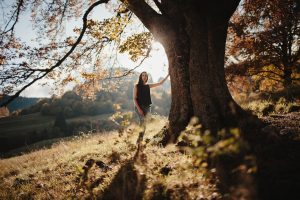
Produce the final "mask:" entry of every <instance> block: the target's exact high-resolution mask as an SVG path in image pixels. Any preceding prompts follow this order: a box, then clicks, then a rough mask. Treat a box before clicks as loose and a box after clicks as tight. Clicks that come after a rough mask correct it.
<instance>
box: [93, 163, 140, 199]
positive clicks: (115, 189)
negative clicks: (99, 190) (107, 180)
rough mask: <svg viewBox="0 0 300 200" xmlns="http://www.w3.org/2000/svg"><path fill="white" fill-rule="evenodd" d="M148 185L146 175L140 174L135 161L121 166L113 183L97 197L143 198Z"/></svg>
mask: <svg viewBox="0 0 300 200" xmlns="http://www.w3.org/2000/svg"><path fill="white" fill-rule="evenodd" d="M145 187H146V177H145V175H142V174H139V172H138V171H137V170H136V169H135V167H134V163H133V161H128V162H127V163H126V164H125V165H123V166H122V167H121V169H120V170H119V171H118V173H117V175H116V176H115V178H114V179H113V180H112V182H111V184H110V185H109V186H108V187H107V188H106V189H105V190H104V192H103V194H102V195H101V196H99V197H98V198H97V199H102V200H116V199H118V200H138V199H142V197H143V193H144V190H145Z"/></svg>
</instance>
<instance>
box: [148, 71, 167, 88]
mask: <svg viewBox="0 0 300 200" xmlns="http://www.w3.org/2000/svg"><path fill="white" fill-rule="evenodd" d="M169 76H170V75H169V74H168V75H167V76H166V77H165V78H164V79H163V80H161V81H160V82H158V83H150V84H148V85H149V87H150V88H154V87H157V86H160V85H162V84H163V83H164V82H165V81H166V80H167V78H168V77H169Z"/></svg>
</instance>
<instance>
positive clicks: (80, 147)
mask: <svg viewBox="0 0 300 200" xmlns="http://www.w3.org/2000/svg"><path fill="white" fill-rule="evenodd" d="M165 123H166V119H165V118H161V117H158V118H156V119H154V120H151V122H149V123H148V124H147V128H146V132H145V134H144V137H143V141H142V142H141V143H140V148H139V152H138V153H137V149H138V148H137V147H138V146H137V145H138V144H137V139H138V136H139V133H140V132H141V129H140V128H139V127H137V126H133V125H132V126H130V127H129V128H128V129H127V130H126V132H125V133H124V134H123V135H119V134H118V133H117V132H107V133H99V134H93V135H85V136H81V137H74V139H72V140H71V141H61V142H59V143H57V144H55V145H53V147H52V148H50V149H42V150H38V151H35V152H31V153H28V154H25V155H22V156H18V157H12V158H9V159H2V160H0V188H1V189H0V199H85V198H88V199H96V198H97V199H101V198H102V199H108V196H107V194H108V193H113V191H118V190H119V189H118V188H116V187H119V186H117V184H115V183H113V182H118V181H119V180H118V177H119V178H120V177H123V179H124V173H127V172H128V167H130V170H132V172H131V173H133V174H136V177H137V179H138V180H137V181H135V182H132V183H134V184H135V185H132V188H133V187H138V185H136V184H141V180H143V184H144V186H143V187H142V186H141V187H140V188H139V190H136V191H138V192H139V193H140V194H139V198H141V199H218V198H221V197H220V195H219V194H218V193H217V192H216V187H215V185H214V184H213V181H212V180H211V179H210V176H209V173H208V172H207V171H206V170H205V169H199V168H195V167H193V158H192V157H191V156H190V155H188V154H184V153H180V152H179V150H178V149H177V148H176V146H175V145H169V146H167V147H166V148H162V147H160V146H157V145H153V144H152V143H151V140H152V139H153V137H154V135H155V134H157V133H158V132H159V130H160V129H161V128H162V127H163V125H164V124H165ZM91 159H93V160H92V161H93V162H92V161H91ZM90 161H91V162H90ZM94 161H95V162H96V164H94ZM100 161H102V163H103V164H105V166H104V167H103V166H102V167H101V166H100V164H101V162H100ZM91 163H92V164H91ZM99 163H100V164H99ZM125 166H126V167H125ZM124 167H125V168H124ZM121 169H122V170H121ZM124 170H125V171H124ZM126 170H127V171H126ZM120 173H121V176H119V175H118V174H120ZM122 173H123V176H122ZM123 179H122V180H120V181H123V182H124V180H123ZM126 181H127V182H126ZM124 184H127V185H128V184H129V179H128V180H127V179H126V180H125V183H123V185H124ZM129 186H130V184H129ZM130 187H131V186H130ZM121 189H122V188H121ZM123 190H124V189H123ZM125 192H126V191H125ZM125 194H126V193H125ZM127 194H130V192H128V193H127ZM119 199H132V198H131V197H130V196H127V197H126V196H125V197H124V192H123V196H122V198H121V197H120V198H119Z"/></svg>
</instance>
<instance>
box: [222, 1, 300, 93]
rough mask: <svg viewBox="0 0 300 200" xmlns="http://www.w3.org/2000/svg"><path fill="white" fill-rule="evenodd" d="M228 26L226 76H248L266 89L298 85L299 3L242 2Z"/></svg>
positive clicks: (299, 67)
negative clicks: (227, 74)
mask: <svg viewBox="0 0 300 200" xmlns="http://www.w3.org/2000/svg"><path fill="white" fill-rule="evenodd" d="M230 25H231V26H230V29H229V37H228V44H229V45H228V49H227V54H228V58H231V59H228V60H227V61H228V63H227V65H228V67H227V71H228V73H229V74H235V75H244V76H251V77H252V79H253V82H255V81H256V82H261V84H260V85H261V86H264V88H265V89H266V87H267V86H268V85H269V86H271V87H273V88H274V87H275V88H277V89H278V88H282V87H285V88H287V87H291V86H293V85H299V84H300V82H299V81H300V48H299V46H300V7H299V2H298V1H296V0H276V1H259V0H255V1H245V2H244V3H243V6H242V7H241V8H240V9H239V10H238V11H237V12H236V13H235V15H234V16H233V17H232V19H231V24H230ZM232 58H234V59H232ZM270 83H271V84H270Z"/></svg>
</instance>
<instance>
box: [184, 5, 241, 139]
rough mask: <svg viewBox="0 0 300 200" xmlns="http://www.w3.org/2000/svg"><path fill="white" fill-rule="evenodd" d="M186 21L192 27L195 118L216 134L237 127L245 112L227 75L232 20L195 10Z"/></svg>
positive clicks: (192, 79) (191, 75)
mask: <svg viewBox="0 0 300 200" xmlns="http://www.w3.org/2000/svg"><path fill="white" fill-rule="evenodd" d="M187 20H189V23H188V24H190V26H191V28H190V29H189V31H188V34H189V36H190V37H189V38H190V40H191V42H190V44H191V48H190V61H189V72H190V80H191V83H192V84H191V85H190V88H191V98H192V104H193V111H194V115H195V116H197V117H199V118H200V121H201V123H202V125H203V126H204V128H205V129H209V130H210V131H212V132H213V133H216V132H217V131H218V130H220V129H222V128H224V127H234V126H235V127H236V126H238V120H237V119H238V118H237V117H238V115H239V114H242V110H241V109H240V107H239V106H238V105H237V104H236V103H235V102H234V101H233V99H232V97H231V95H230V93H229V91H228V88H227V84H226V80H225V73H224V52H225V42H226V35H227V25H228V20H229V18H228V17H226V16H222V15H221V16H220V14H219V15H218V14H217V13H215V12H211V13H205V12H199V11H198V10H194V11H193V12H190V14H189V15H188V19H187Z"/></svg>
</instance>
